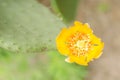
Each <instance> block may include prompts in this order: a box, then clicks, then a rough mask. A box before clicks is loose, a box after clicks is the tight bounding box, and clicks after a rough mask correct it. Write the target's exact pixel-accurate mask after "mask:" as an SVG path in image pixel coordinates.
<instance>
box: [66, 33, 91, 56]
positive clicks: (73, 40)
mask: <svg viewBox="0 0 120 80" xmlns="http://www.w3.org/2000/svg"><path fill="white" fill-rule="evenodd" d="M67 43H68V44H67V46H68V48H69V50H70V51H71V53H72V55H75V56H78V57H79V56H84V55H85V54H87V53H88V51H89V50H90V47H91V45H92V44H91V41H90V38H89V35H88V34H83V33H80V32H76V33H75V34H73V35H72V36H70V37H69V39H68V41H67Z"/></svg>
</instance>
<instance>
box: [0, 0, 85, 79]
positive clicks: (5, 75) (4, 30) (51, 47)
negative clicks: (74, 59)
mask: <svg viewBox="0 0 120 80" xmlns="http://www.w3.org/2000/svg"><path fill="white" fill-rule="evenodd" d="M78 2H79V0H65V1H64V0H51V1H50V3H51V5H49V4H48V5H49V7H48V6H47V7H45V5H43V3H42V0H40V1H37V0H0V80H83V79H84V78H85V76H86V74H87V67H84V66H80V65H77V64H69V63H66V62H65V61H64V59H65V57H64V56H62V55H60V54H59V52H58V51H57V50H56V46H55V38H56V36H57V35H58V34H59V32H60V30H61V28H62V27H64V26H65V25H68V24H71V23H72V22H73V21H74V19H75V17H76V13H77V7H78ZM41 3H42V4H41ZM47 3H49V2H47ZM47 3H46V4H47ZM60 19H61V20H60Z"/></svg>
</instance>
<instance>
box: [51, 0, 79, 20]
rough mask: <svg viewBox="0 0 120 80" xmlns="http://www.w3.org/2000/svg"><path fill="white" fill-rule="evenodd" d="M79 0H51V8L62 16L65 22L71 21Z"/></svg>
mask: <svg viewBox="0 0 120 80" xmlns="http://www.w3.org/2000/svg"><path fill="white" fill-rule="evenodd" d="M79 1H80V0H51V5H52V8H53V10H54V11H55V12H56V13H57V14H58V15H60V16H62V17H63V20H64V21H65V22H72V21H73V20H74V19H75V17H76V12H77V6H78V3H79Z"/></svg>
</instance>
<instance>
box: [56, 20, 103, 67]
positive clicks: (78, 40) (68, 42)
mask: <svg viewBox="0 0 120 80" xmlns="http://www.w3.org/2000/svg"><path fill="white" fill-rule="evenodd" d="M56 45H57V49H58V51H59V52H60V53H61V54H63V55H65V56H67V59H65V61H67V62H75V63H77V64H80V65H88V62H90V61H92V60H93V59H96V58H99V56H100V55H101V54H102V49H103V47H104V43H103V42H101V40H100V38H98V37H96V36H95V35H94V34H93V31H92V30H91V29H90V27H89V25H88V24H87V23H85V24H83V23H80V22H78V21H75V22H74V25H73V26H71V27H69V28H63V29H62V31H61V32H60V34H59V35H58V37H57V38H56Z"/></svg>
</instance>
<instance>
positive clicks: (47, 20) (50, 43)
mask: <svg viewBox="0 0 120 80" xmlns="http://www.w3.org/2000/svg"><path fill="white" fill-rule="evenodd" d="M63 26H65V25H64V24H63V23H62V22H61V21H60V20H59V19H58V18H57V17H56V16H54V15H53V14H52V13H51V12H50V11H49V10H48V9H47V8H46V7H44V6H43V5H41V4H39V3H38V2H37V1H36V0H0V47H1V48H4V49H7V50H11V51H15V52H19V51H20V52H26V51H27V52H33V51H43V50H46V49H52V48H55V38H56V36H57V34H58V33H59V31H60V29H61V28H62V27H63Z"/></svg>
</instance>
